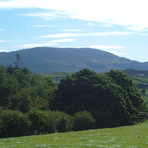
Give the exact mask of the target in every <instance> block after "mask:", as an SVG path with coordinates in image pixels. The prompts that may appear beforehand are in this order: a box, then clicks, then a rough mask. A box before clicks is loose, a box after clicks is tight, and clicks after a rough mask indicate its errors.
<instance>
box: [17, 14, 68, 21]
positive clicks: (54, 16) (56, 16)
mask: <svg viewBox="0 0 148 148" xmlns="http://www.w3.org/2000/svg"><path fill="white" fill-rule="evenodd" d="M17 15H20V16H28V17H38V18H42V19H46V20H53V19H61V18H65V17H66V15H63V14H62V13H60V12H38V13H24V14H17Z"/></svg>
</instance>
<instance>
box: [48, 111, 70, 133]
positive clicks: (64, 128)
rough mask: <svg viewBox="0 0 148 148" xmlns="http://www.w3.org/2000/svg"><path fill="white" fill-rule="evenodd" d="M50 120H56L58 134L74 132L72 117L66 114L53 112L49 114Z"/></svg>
mask: <svg viewBox="0 0 148 148" xmlns="http://www.w3.org/2000/svg"><path fill="white" fill-rule="evenodd" d="M49 119H50V120H51V119H53V120H55V124H56V131H57V132H68V131H71V130H72V125H73V120H72V117H71V116H70V115H68V114H66V113H64V112H59V111H52V112H50V113H49Z"/></svg>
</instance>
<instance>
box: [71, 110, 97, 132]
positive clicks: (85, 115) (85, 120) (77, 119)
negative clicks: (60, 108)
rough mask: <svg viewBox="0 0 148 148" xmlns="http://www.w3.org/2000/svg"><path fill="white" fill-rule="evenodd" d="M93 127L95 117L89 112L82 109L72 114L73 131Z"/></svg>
mask: <svg viewBox="0 0 148 148" xmlns="http://www.w3.org/2000/svg"><path fill="white" fill-rule="evenodd" d="M94 127H95V119H94V118H93V117H92V115H91V113H90V112H87V111H82V112H77V113H75V114H74V124H73V129H74V130H75V131H79V130H88V129H93V128H94Z"/></svg>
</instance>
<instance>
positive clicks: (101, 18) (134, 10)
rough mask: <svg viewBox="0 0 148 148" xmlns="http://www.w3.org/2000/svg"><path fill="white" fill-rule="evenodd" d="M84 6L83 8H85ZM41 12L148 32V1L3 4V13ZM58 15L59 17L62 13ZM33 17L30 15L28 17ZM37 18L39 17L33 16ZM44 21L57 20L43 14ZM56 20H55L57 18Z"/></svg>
mask: <svg viewBox="0 0 148 148" xmlns="http://www.w3.org/2000/svg"><path fill="white" fill-rule="evenodd" d="M82 6H83V7H82ZM13 8H40V9H44V10H45V9H46V10H54V11H57V12H61V11H62V12H64V13H63V14H60V15H61V16H62V15H64V16H65V15H67V16H68V17H69V18H74V19H80V20H86V21H94V22H103V23H107V24H117V25H122V26H125V27H127V26H130V27H132V26H133V27H134V26H137V27H138V28H139V27H140V28H141V29H142V30H143V29H146V28H148V21H147V14H148V2H147V0H142V1H141V0H130V1H129V0H62V1H60V0H54V1H53V0H35V1H34V0H9V1H4V0H3V1H0V9H13ZM55 15H59V14H58V13H57V14H55ZM28 16H29V15H28ZM32 16H35V15H32ZM40 17H42V18H46V19H47V18H52V17H53V16H50V15H46V14H44V15H43V14H40ZM54 17H55V16H54Z"/></svg>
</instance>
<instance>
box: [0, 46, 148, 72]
mask: <svg viewBox="0 0 148 148" xmlns="http://www.w3.org/2000/svg"><path fill="white" fill-rule="evenodd" d="M16 52H17V53H19V54H20V56H21V59H22V61H23V63H24V66H26V67H28V68H29V69H30V70H31V71H32V72H36V73H54V72H76V71H79V70H81V69H83V68H89V69H91V70H94V71H96V72H105V71H109V70H110V69H120V70H124V69H139V70H148V63H140V62H137V61H132V60H129V59H126V58H122V57H118V56H116V55H114V54H111V53H108V52H105V51H101V50H98V49H91V48H53V47H36V48H31V49H23V50H19V51H16ZM16 52H8V53H5V52H3V53H0V65H5V66H6V65H9V64H12V65H13V63H14V62H15V53H16Z"/></svg>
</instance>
